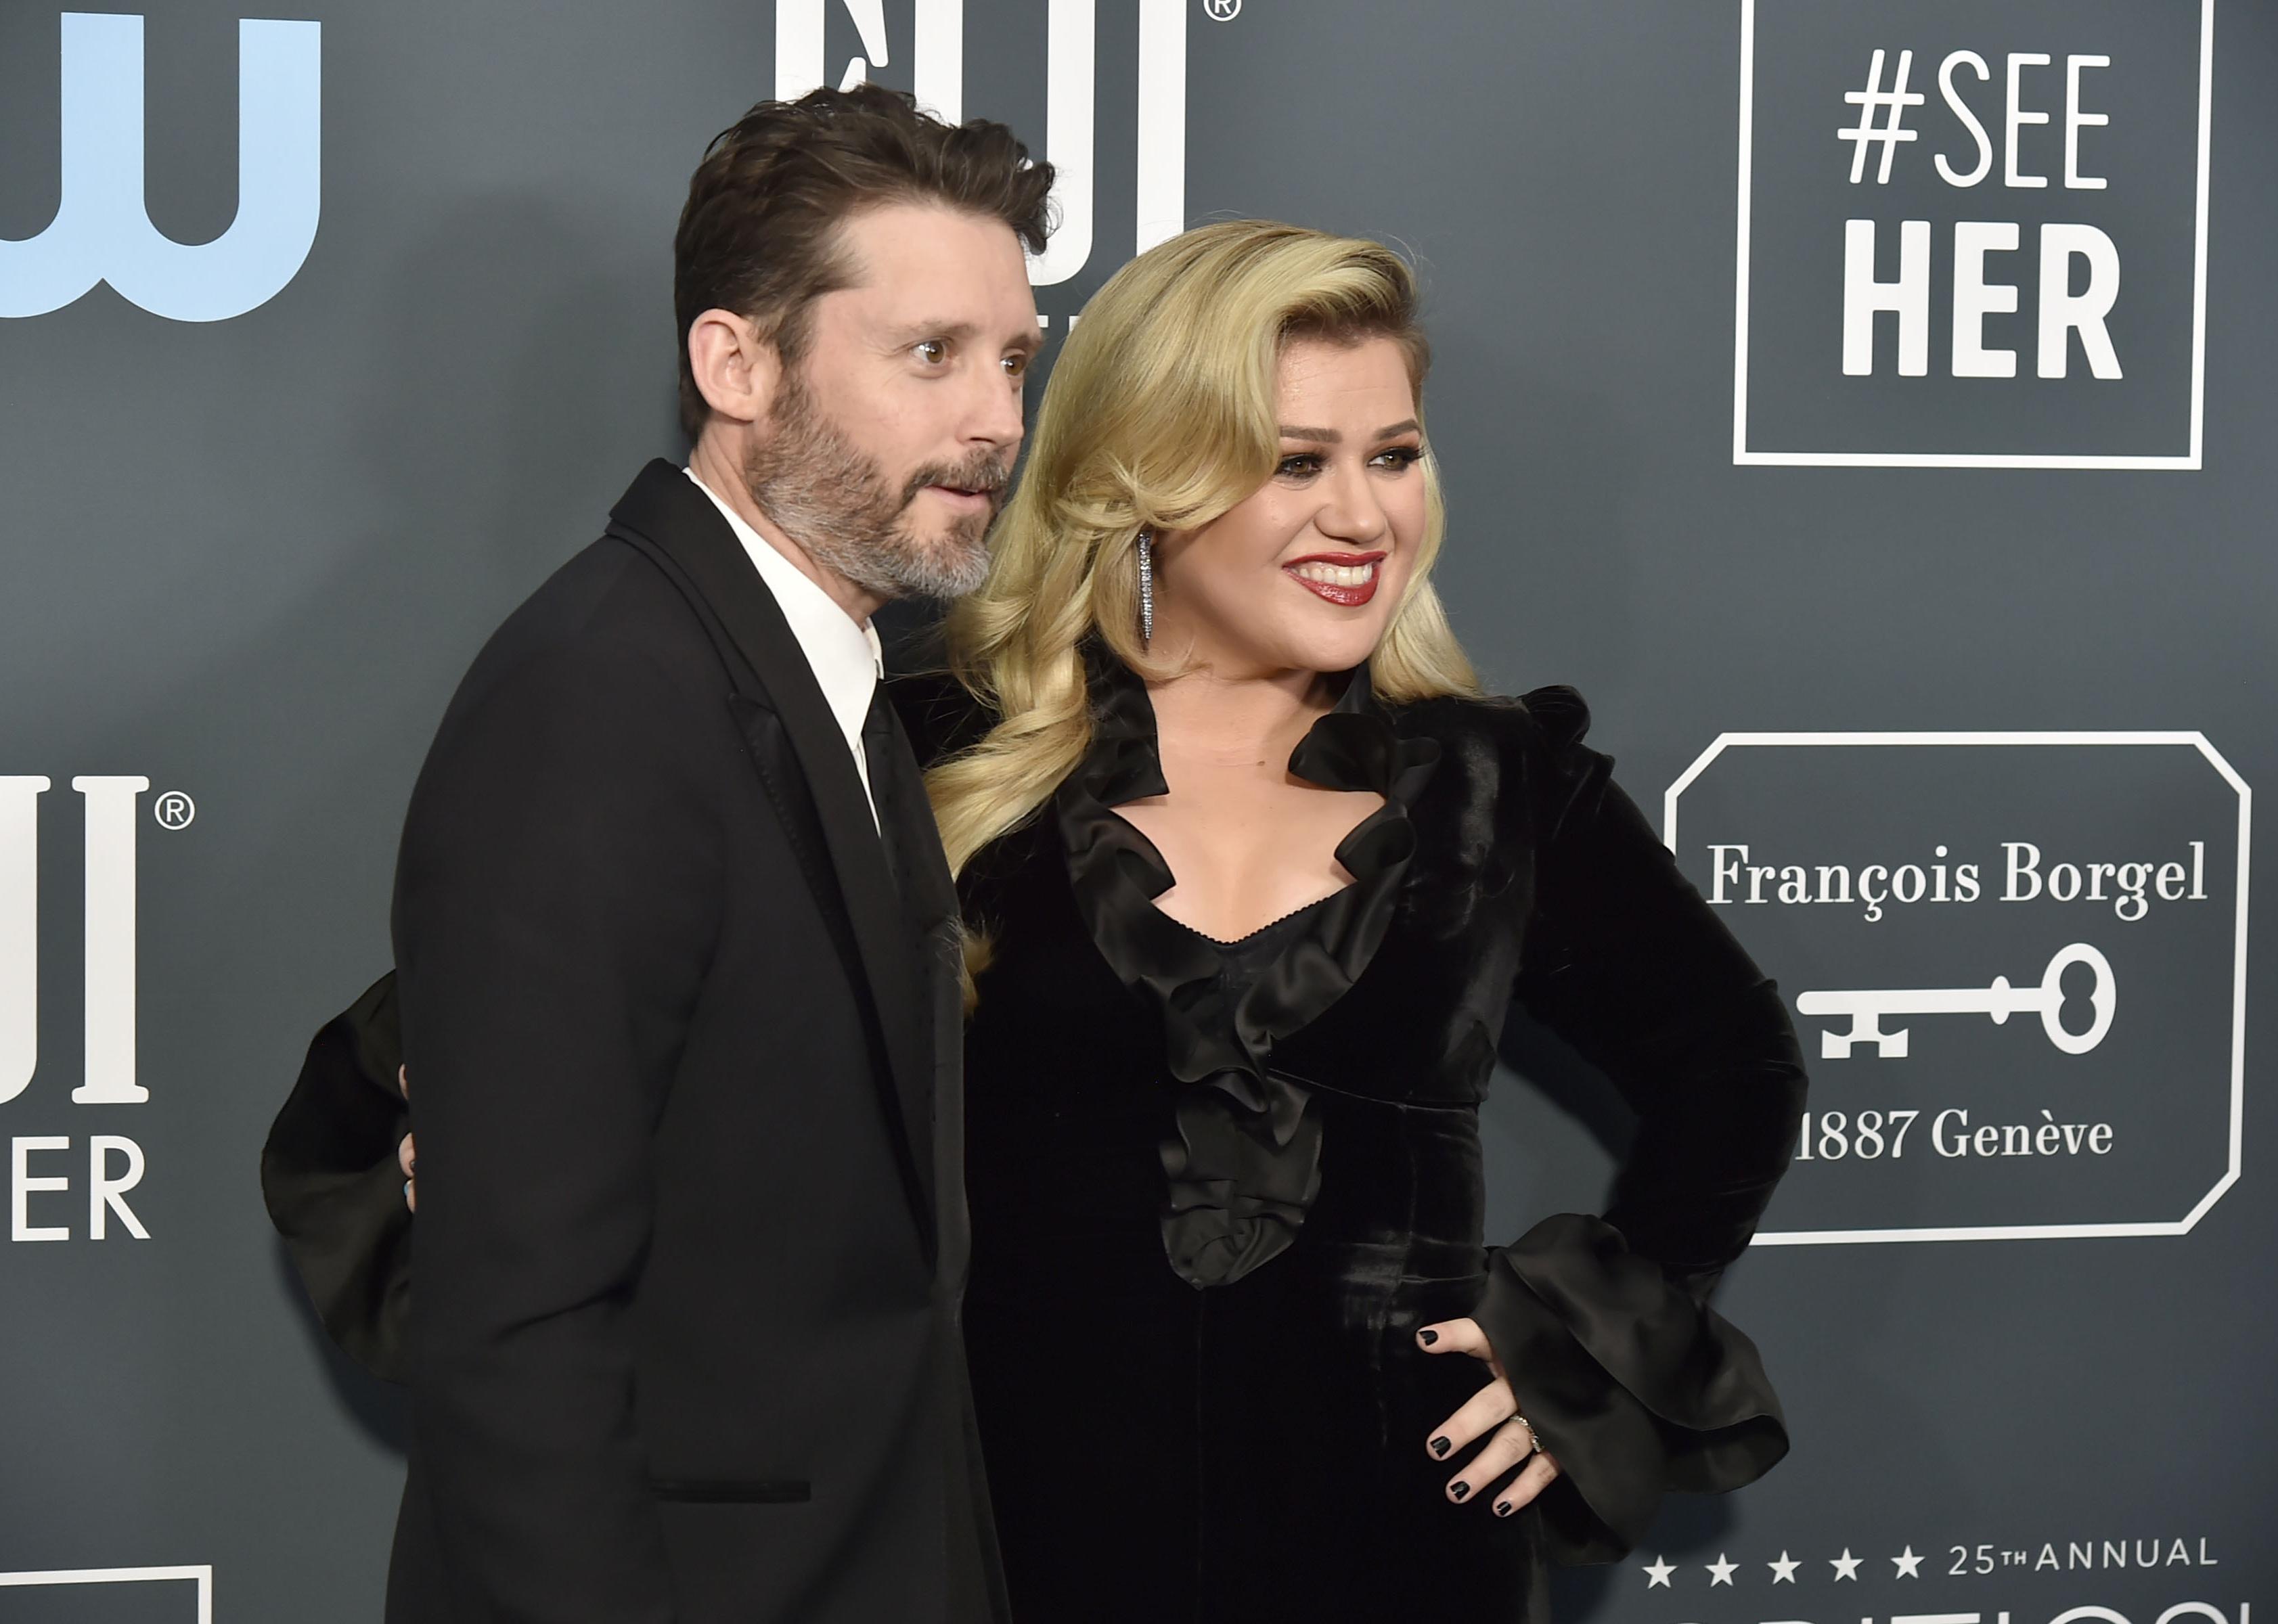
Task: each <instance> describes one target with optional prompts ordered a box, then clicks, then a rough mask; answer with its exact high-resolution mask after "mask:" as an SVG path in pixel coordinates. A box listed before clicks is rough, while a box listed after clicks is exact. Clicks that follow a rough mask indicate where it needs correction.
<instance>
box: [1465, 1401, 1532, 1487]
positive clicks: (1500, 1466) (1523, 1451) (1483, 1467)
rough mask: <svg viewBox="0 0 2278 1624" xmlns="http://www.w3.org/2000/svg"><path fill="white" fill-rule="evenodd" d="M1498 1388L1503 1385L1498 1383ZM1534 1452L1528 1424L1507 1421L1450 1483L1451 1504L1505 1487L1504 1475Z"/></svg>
mask: <svg viewBox="0 0 2278 1624" xmlns="http://www.w3.org/2000/svg"><path fill="white" fill-rule="evenodd" d="M1497 1385H1498V1386H1500V1385H1502V1384H1500V1383H1498V1384H1497ZM1503 1391H1504V1392H1505V1394H1506V1396H1507V1395H1508V1394H1509V1392H1510V1389H1508V1388H1505V1389H1504V1390H1503ZM1474 1402H1476V1400H1474ZM1469 1407H1470V1406H1469V1405H1466V1406H1465V1407H1464V1408H1466V1409H1468V1408H1469ZM1456 1413H1457V1414H1462V1413H1463V1412H1462V1411H1460V1410H1459V1411H1457V1412H1456ZM1503 1413H1504V1414H1505V1415H1506V1416H1509V1415H1511V1414H1513V1410H1512V1409H1510V1408H1506V1409H1505V1410H1504V1412H1503ZM1533 1450H1534V1434H1533V1432H1532V1431H1531V1430H1529V1429H1528V1427H1527V1424H1526V1423H1525V1422H1523V1421H1517V1420H1506V1421H1504V1422H1503V1423H1502V1425H1501V1426H1500V1427H1497V1428H1496V1429H1495V1430H1494V1436H1493V1437H1490V1438H1488V1439H1487V1443H1486V1445H1484V1446H1483V1447H1482V1448H1481V1449H1480V1450H1479V1453H1478V1454H1476V1455H1473V1456H1472V1458H1471V1459H1470V1460H1467V1461H1465V1462H1464V1466H1463V1469H1462V1470H1460V1471H1458V1472H1457V1473H1456V1475H1454V1476H1453V1477H1451V1478H1449V1480H1448V1498H1449V1499H1451V1500H1467V1499H1472V1498H1475V1497H1479V1496H1482V1495H1484V1494H1485V1493H1486V1492H1487V1491H1488V1490H1489V1489H1491V1488H1493V1487H1494V1485H1495V1484H1496V1483H1501V1482H1502V1479H1503V1476H1504V1475H1505V1474H1506V1473H1508V1472H1509V1471H1510V1469H1511V1468H1513V1467H1515V1466H1517V1464H1518V1463H1519V1462H1520V1461H1522V1460H1525V1459H1526V1457H1527V1456H1528V1455H1529V1454H1531V1453H1533ZM1530 1498H1531V1497H1530Z"/></svg>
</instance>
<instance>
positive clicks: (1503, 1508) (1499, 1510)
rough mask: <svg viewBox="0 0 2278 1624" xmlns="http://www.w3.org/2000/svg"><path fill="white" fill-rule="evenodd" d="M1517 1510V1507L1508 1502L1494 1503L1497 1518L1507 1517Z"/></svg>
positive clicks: (1498, 1501) (1499, 1501)
mask: <svg viewBox="0 0 2278 1624" xmlns="http://www.w3.org/2000/svg"><path fill="white" fill-rule="evenodd" d="M1517 1509H1518V1507H1517V1506H1514V1505H1512V1504H1511V1503H1510V1501H1509V1500H1497V1501H1496V1502H1495V1515H1496V1516H1498V1517H1508V1516H1510V1513H1513V1512H1515V1511H1517Z"/></svg>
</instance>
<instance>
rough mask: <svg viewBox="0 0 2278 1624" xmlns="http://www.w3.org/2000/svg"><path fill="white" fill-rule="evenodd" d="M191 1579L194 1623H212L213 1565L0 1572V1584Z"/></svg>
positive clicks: (114, 1582) (107, 1582)
mask: <svg viewBox="0 0 2278 1624" xmlns="http://www.w3.org/2000/svg"><path fill="white" fill-rule="evenodd" d="M164 1580H176V1581H180V1580H194V1581H195V1582H196V1583H197V1587H198V1620H197V1624H213V1566H212V1564H211V1563H208V1564H206V1565H205V1566H203V1567H58V1568H55V1569H52V1570H50V1571H49V1572H47V1573H25V1574H0V1587H5V1586H9V1585H19V1586H25V1587H34V1586H42V1585H51V1584H145V1583H151V1582H159V1581H164Z"/></svg>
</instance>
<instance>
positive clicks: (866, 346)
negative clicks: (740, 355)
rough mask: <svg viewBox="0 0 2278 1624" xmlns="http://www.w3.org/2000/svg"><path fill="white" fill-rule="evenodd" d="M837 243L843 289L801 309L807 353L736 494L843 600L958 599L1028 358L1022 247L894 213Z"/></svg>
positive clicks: (988, 225) (982, 221)
mask: <svg viewBox="0 0 2278 1624" xmlns="http://www.w3.org/2000/svg"><path fill="white" fill-rule="evenodd" d="M840 232H841V243H842V248H843V251H844V252H845V255H846V257H847V259H848V262H849V263H850V264H851V265H852V270H853V281H852V286H847V287H845V288H841V289H839V290H838V291H837V292H836V293H829V294H823V295H822V296H821V297H820V298H818V299H816V300H814V301H813V302H812V303H811V304H810V305H809V306H808V307H807V310H806V321H807V330H806V347H805V348H804V350H803V351H802V353H801V355H800V357H799V361H798V362H797V363H796V364H795V365H792V366H791V367H788V368H786V369H785V370H784V375H783V381H782V383H781V385H779V386H778V388H777V391H776V399H775V402H774V405H773V408H772V409H771V411H770V413H769V420H768V423H766V424H764V425H761V433H760V434H759V435H758V436H756V437H755V438H754V439H753V442H752V445H751V448H750V450H749V452H748V454H746V457H745V464H744V470H743V471H744V477H745V484H747V485H749V487H750V489H751V493H752V499H753V501H754V502H755V503H757V504H758V505H759V507H760V509H761V512H763V513H765V514H766V515H768V518H770V519H772V520H773V521H774V522H776V524H777V525H778V526H779V527H781V529H782V530H783V531H784V534H785V535H786V536H788V537H789V538H791V540H793V541H795V542H797V543H798V544H799V545H800V546H801V547H803V548H805V549H806V552H807V553H809V554H810V555H811V556H812V557H814V559H815V560H816V561H818V562H819V563H822V564H824V565H826V566H828V567H829V568H831V569H834V570H836V571H837V573H838V574H840V575H842V576H845V578H846V579H847V580H849V581H851V582H852V583H854V584H856V585H857V586H860V587H863V588H865V589H867V590H868V591H874V592H876V593H878V594H879V595H880V596H882V597H887V598H904V597H913V596H914V597H928V598H955V597H958V596H960V595H961V594H963V593H965V592H968V591H972V590H973V589H974V588H975V587H976V586H978V585H980V584H981V580H982V576H984V575H985V574H986V573H987V570H988V563H989V553H988V545H987V534H988V530H989V526H990V522H991V521H992V520H993V519H994V518H995V517H996V515H997V512H998V508H1000V507H1002V506H1003V505H1004V501H1005V490H1006V487H1007V485H1008V484H1009V483H1010V481H1011V478H1012V473H1013V457H1014V455H1015V454H1017V453H1018V451H1019V450H1020V446H1021V388H1022V381H1023V379H1024V378H1025V377H1026V375H1027V372H1028V362H1029V361H1030V359H1031V358H1032V357H1033V356H1034V355H1036V350H1037V349H1038V347H1040V342H1041V339H1040V335H1039V333H1038V332H1037V328H1036V298H1035V295H1034V294H1032V293H1031V292H1030V291H1029V287H1028V268H1027V265H1026V263H1025V262H1024V261H1023V259H1022V257H1021V242H1020V239H1019V238H1018V237H1016V236H1014V235H1013V232H1012V230H1011V228H1010V227H1008V226H1006V225H1003V224H1002V223H1001V222H999V221H996V220H992V219H987V218H984V217H981V216H978V215H973V214H967V213H964V212H962V211H960V210H952V209H946V208H942V207H937V206H932V205H921V204H907V203H905V204H894V205H891V206H888V207H884V208H879V209H873V210H867V211H865V212H864V213H862V214H860V215H857V216H855V217H853V218H852V219H851V220H849V221H848V222H847V223H846V224H845V225H844V226H842V227H841V228H840Z"/></svg>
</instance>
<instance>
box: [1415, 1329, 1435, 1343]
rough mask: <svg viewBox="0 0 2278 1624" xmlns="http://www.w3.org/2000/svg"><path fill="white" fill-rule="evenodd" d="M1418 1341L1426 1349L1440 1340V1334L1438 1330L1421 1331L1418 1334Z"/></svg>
mask: <svg viewBox="0 0 2278 1624" xmlns="http://www.w3.org/2000/svg"><path fill="white" fill-rule="evenodd" d="M1416 1339H1417V1340H1418V1342H1421V1343H1422V1344H1423V1345H1424V1346H1426V1347H1430V1346H1432V1345H1433V1343H1434V1342H1437V1341H1438V1340H1439V1339H1440V1333H1439V1332H1438V1331H1436V1330H1419V1331H1418V1332H1417V1333H1416Z"/></svg>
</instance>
